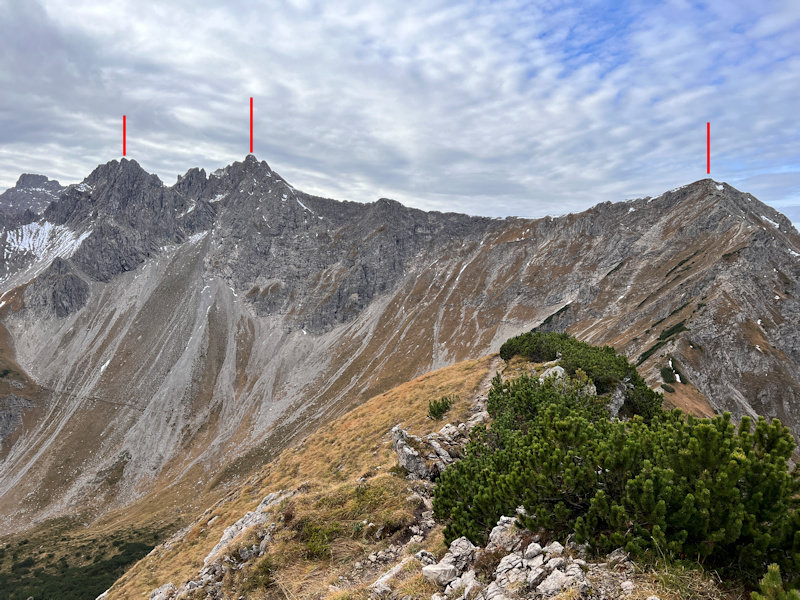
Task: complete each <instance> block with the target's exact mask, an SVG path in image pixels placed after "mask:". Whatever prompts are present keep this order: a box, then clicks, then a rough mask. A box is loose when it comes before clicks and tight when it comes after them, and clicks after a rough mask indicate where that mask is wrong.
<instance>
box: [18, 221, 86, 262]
mask: <svg viewBox="0 0 800 600" xmlns="http://www.w3.org/2000/svg"><path fill="white" fill-rule="evenodd" d="M90 233H91V230H89V231H86V232H84V233H83V234H81V235H80V236H77V237H76V235H75V232H74V231H72V230H71V229H69V228H68V227H64V226H62V225H53V224H52V223H50V222H49V221H44V222H42V223H28V224H27V225H23V226H22V227H17V228H16V229H12V230H11V231H9V232H7V234H6V245H5V248H4V251H3V257H4V258H5V259H8V258H9V257H10V256H12V255H13V254H14V253H16V252H25V253H30V254H33V255H34V256H35V257H36V258H37V259H39V260H41V259H43V258H45V257H47V258H49V259H50V260H52V259H54V258H56V257H57V256H61V257H64V258H68V257H70V256H72V255H73V254H74V253H75V251H76V250H77V249H78V248H79V247H80V245H81V243H83V240H85V239H86V238H87V237H88V236H89V234H90Z"/></svg>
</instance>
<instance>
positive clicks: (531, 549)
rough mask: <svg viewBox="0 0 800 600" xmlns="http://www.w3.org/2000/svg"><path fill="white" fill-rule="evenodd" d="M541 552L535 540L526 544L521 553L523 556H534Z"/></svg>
mask: <svg viewBox="0 0 800 600" xmlns="http://www.w3.org/2000/svg"><path fill="white" fill-rule="evenodd" d="M541 553H542V547H541V546H540V545H539V544H537V543H536V542H531V543H530V544H528V547H527V548H525V553H524V554H523V557H524V558H528V559H530V558H536V557H537V556H539V555H540V554H541Z"/></svg>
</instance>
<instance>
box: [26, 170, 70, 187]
mask: <svg viewBox="0 0 800 600" xmlns="http://www.w3.org/2000/svg"><path fill="white" fill-rule="evenodd" d="M15 187H17V188H34V187H51V188H59V187H61V185H60V184H59V183H58V181H56V180H55V179H49V178H48V177H47V176H45V175H35V174H33V173H23V174H22V175H20V176H19V179H17V185H16V186H15Z"/></svg>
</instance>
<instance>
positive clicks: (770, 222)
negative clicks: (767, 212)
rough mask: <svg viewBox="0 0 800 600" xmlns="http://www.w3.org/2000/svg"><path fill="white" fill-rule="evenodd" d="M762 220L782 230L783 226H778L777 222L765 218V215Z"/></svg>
mask: <svg viewBox="0 0 800 600" xmlns="http://www.w3.org/2000/svg"><path fill="white" fill-rule="evenodd" d="M761 219H762V220H764V221H766V222H767V223H769V224H770V225H772V226H773V227H776V228H778V229H780V228H781V226H780V225H778V224H777V223H776V222H775V221H773V220H772V219H770V218H768V217H765V216H764V215H761Z"/></svg>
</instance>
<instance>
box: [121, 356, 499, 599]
mask: <svg viewBox="0 0 800 600" xmlns="http://www.w3.org/2000/svg"><path fill="white" fill-rule="evenodd" d="M491 362H492V359H491V358H488V357H487V358H484V359H481V360H471V361H465V362H463V363H459V364H456V365H453V366H450V367H446V368H444V369H440V370H438V371H434V372H432V373H427V374H425V375H422V376H421V377H419V378H417V379H415V380H413V381H410V382H407V383H405V384H403V385H400V386H398V387H396V388H394V389H392V390H390V391H388V392H386V393H383V394H380V395H379V396H376V397H374V398H372V399H370V400H369V401H367V402H366V403H364V404H363V405H361V406H359V407H357V408H355V409H354V410H352V411H350V412H349V413H347V414H345V415H343V416H341V417H339V418H337V419H335V420H334V421H333V422H331V423H329V424H328V425H326V426H325V427H324V428H321V429H319V430H318V431H317V432H315V433H313V434H311V435H309V436H308V437H307V438H306V439H305V440H304V441H303V442H302V443H301V444H300V445H298V446H297V447H294V448H289V449H287V450H285V451H283V452H282V453H281V455H280V456H279V457H278V458H277V459H275V460H274V461H270V462H269V463H268V464H265V465H264V467H263V468H262V470H261V472H260V473H259V474H258V475H257V476H255V477H253V478H252V479H250V481H248V482H247V483H244V484H243V485H241V487H239V488H238V489H237V490H236V491H235V492H232V493H231V494H230V495H229V496H228V497H227V498H225V499H224V500H223V501H221V502H219V503H217V504H216V505H215V506H214V507H212V509H211V510H209V511H207V513H206V514H205V515H204V516H203V517H202V518H201V519H199V520H198V521H197V522H195V524H194V525H192V526H191V527H189V528H188V529H187V530H186V531H185V533H184V534H183V535H182V537H181V538H180V539H179V540H176V541H175V542H174V543H172V544H170V545H169V546H168V547H165V546H158V547H157V548H156V549H155V551H154V552H153V553H152V554H150V555H148V556H147V557H145V558H144V559H142V560H141V561H139V562H138V563H137V564H136V565H134V566H133V567H132V568H131V569H130V570H129V571H128V572H127V573H125V575H123V576H122V577H121V578H120V579H119V580H118V581H117V582H116V583H115V584H114V586H113V588H112V590H111V593H110V594H109V596H110V598H123V599H134V598H137V599H138V598H142V597H148V595H149V594H150V592H151V591H152V590H153V589H154V588H156V587H158V586H160V585H163V584H165V583H167V582H170V581H171V582H174V583H175V584H176V585H179V584H180V583H182V582H184V581H187V580H189V579H192V578H195V577H197V573H198V571H199V569H200V568H202V566H203V559H204V558H205V556H206V555H207V554H208V553H209V551H210V550H211V549H212V548H213V546H214V545H215V544H216V543H217V542H218V541H219V539H220V536H221V535H222V532H223V531H224V529H225V528H226V527H227V526H229V525H231V524H232V523H234V522H235V521H236V520H237V519H239V518H240V517H241V516H242V515H244V514H245V513H246V512H247V511H248V510H253V508H254V507H255V506H256V505H257V504H258V503H259V502H260V500H261V499H262V498H263V497H264V496H265V495H267V494H268V493H271V492H276V491H278V490H294V491H296V493H295V495H294V496H292V497H291V498H289V499H287V500H286V501H284V503H283V504H282V505H281V506H280V508H279V511H278V512H279V515H280V516H279V522H278V523H277V527H276V529H275V530H274V531H273V532H272V534H271V535H272V541H271V542H270V544H269V549H268V552H267V554H265V556H264V557H262V558H260V559H258V560H257V562H256V566H255V567H254V568H252V569H250V568H246V569H242V570H237V571H235V573H234V574H232V575H231V576H228V577H227V579H226V580H225V581H224V584H225V591H226V593H227V594H228V595H229V596H230V597H237V598H238V597H239V596H240V595H245V597H247V598H254V599H258V598H272V597H275V598H286V597H294V598H320V597H325V596H327V595H331V596H332V597H335V593H331V592H330V590H329V586H331V585H335V586H338V587H341V588H346V589H347V590H348V591H347V592H346V593H344V592H342V595H341V598H345V597H347V598H354V599H356V598H364V599H366V598H368V596H369V593H368V591H367V590H366V588H367V586H368V584H369V583H372V581H374V579H375V577H377V575H378V574H380V572H381V569H383V570H385V569H386V568H387V567H386V566H385V564H384V565H382V564H380V563H377V564H372V563H371V562H370V561H369V560H368V558H367V557H368V556H369V555H370V554H372V553H377V552H379V551H382V550H383V551H385V550H386V549H387V548H388V547H389V546H390V545H391V544H395V543H400V542H401V541H403V540H404V539H406V537H407V535H408V529H407V528H406V527H404V525H407V524H408V523H410V522H411V521H410V519H412V518H414V519H415V518H417V516H418V515H419V511H420V506H419V504H418V500H414V499H413V498H411V494H412V490H411V488H412V484H411V483H410V482H409V481H407V480H406V479H405V477H404V474H403V473H400V472H399V471H398V470H397V455H396V454H395V453H394V450H393V449H392V445H391V437H390V436H389V435H388V432H389V431H390V430H391V428H392V427H393V426H394V425H396V424H397V423H401V422H402V423H403V427H404V428H406V429H407V430H408V431H410V432H412V433H414V434H417V435H425V434H427V433H430V432H432V431H435V430H438V429H439V428H441V426H442V422H441V421H436V420H433V419H430V418H428V409H429V406H430V403H431V402H436V401H438V400H440V399H441V398H443V397H447V398H449V399H450V400H451V406H450V409H449V411H448V412H447V415H446V418H447V419H449V420H452V422H460V421H464V420H466V419H467V418H468V417H469V416H470V414H471V413H470V399H471V398H472V397H473V396H474V395H475V393H476V391H477V389H478V388H479V386H480V384H481V383H482V382H483V381H484V380H487V379H488V378H487V375H489V371H490V364H491ZM265 462H266V461H265ZM365 520H366V523H364V521H365ZM254 541H255V539H254V536H252V537H251V536H249V535H247V534H245V535H243V536H242V538H241V539H240V540H237V541H235V542H234V544H233V546H234V547H233V548H232V549H231V551H230V552H229V553H227V555H228V556H229V560H231V561H241V558H240V557H239V556H238V549H239V548H245V547H248V546H250V545H252V544H253V543H254ZM425 547H426V548H427V549H428V550H431V551H433V552H436V553H438V554H439V555H441V554H443V553H444V550H445V548H444V546H443V536H442V534H441V527H437V528H436V529H435V530H433V532H432V533H430V534H429V535H428V538H427V539H426V545H425ZM412 548H413V544H412ZM418 549H420V548H419V547H417V548H415V549H414V551H416V550H418ZM356 562H362V563H363V564H364V565H365V568H364V570H363V571H362V574H363V577H364V581H354V580H353V579H352V578H351V575H352V572H353V569H354V564H355V563H356ZM421 568H422V565H421V564H420V563H419V561H416V560H412V561H410V563H409V564H408V565H407V568H405V569H404V570H403V572H402V573H401V574H400V575H399V576H398V578H399V579H401V581H399V582H396V583H397V585H396V589H398V590H402V591H403V593H405V594H408V595H410V596H412V597H415V598H416V597H430V596H431V594H433V593H434V592H436V591H437V589H436V588H435V586H433V587H432V586H431V584H430V583H428V582H426V581H425V580H424V579H423V578H422V575H421V573H420V570H421ZM340 577H343V578H344V579H340ZM234 590H235V592H234Z"/></svg>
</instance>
